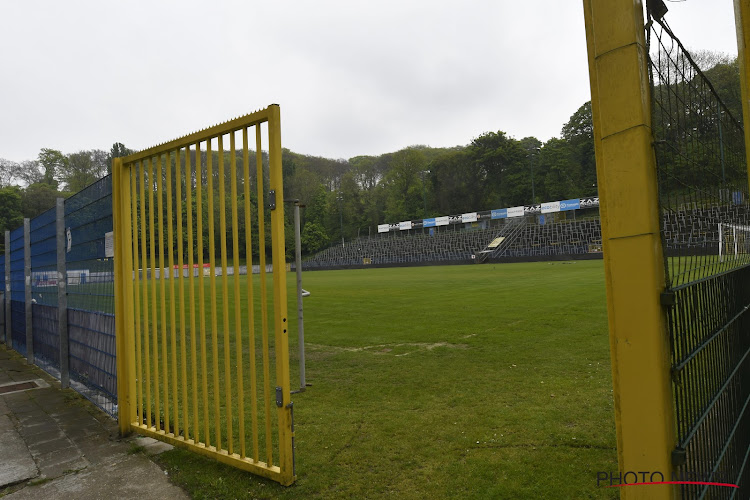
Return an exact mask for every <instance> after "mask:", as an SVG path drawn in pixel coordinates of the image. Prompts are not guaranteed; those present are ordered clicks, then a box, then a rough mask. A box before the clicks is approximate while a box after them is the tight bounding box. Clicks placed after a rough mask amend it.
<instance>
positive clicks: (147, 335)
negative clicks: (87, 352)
mask: <svg viewBox="0 0 750 500" xmlns="http://www.w3.org/2000/svg"><path fill="white" fill-rule="evenodd" d="M150 161H151V160H150V159H147V160H145V161H140V162H138V163H139V164H140V167H141V168H140V171H141V176H140V188H141V255H142V256H143V258H142V260H143V281H141V286H142V288H141V290H142V292H143V293H142V296H143V317H142V319H141V321H143V352H142V353H141V352H139V353H138V355H139V356H140V355H141V354H142V355H143V358H144V363H143V364H144V365H145V366H144V370H143V371H144V378H145V383H146V394H145V398H146V425H148V426H150V425H151V356H150V354H151V340H150V339H151V328H150V326H149V322H148V284H149V281H150V280H149V278H148V276H149V275H148V257H147V256H148V254H147V253H146V226H147V224H146V220H147V219H146V188H145V183H146V165H145V163H147V162H150ZM113 191H117V189H113ZM149 191H152V190H151V189H149Z"/></svg>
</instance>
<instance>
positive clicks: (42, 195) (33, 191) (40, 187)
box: [21, 182, 64, 219]
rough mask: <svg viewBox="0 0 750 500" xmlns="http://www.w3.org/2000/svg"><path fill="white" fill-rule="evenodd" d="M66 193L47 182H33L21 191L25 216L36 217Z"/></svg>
mask: <svg viewBox="0 0 750 500" xmlns="http://www.w3.org/2000/svg"><path fill="white" fill-rule="evenodd" d="M63 196H64V194H63V193H61V192H59V191H58V190H57V189H55V188H54V187H53V186H52V185H50V184H48V183H46V182H37V183H36V184H32V185H31V186H29V187H27V188H26V189H24V190H23V191H22V192H21V209H22V211H23V216H24V217H28V218H30V219H31V218H34V217H36V216H37V215H40V214H42V213H44V212H46V211H47V210H49V209H51V208H52V207H54V206H55V201H56V200H57V198H61V197H63Z"/></svg>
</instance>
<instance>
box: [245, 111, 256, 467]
mask: <svg viewBox="0 0 750 500" xmlns="http://www.w3.org/2000/svg"><path fill="white" fill-rule="evenodd" d="M259 126H260V125H256V127H259ZM242 168H243V181H244V190H245V193H244V194H245V199H244V202H245V260H246V262H247V275H246V278H247V329H248V336H249V344H250V393H251V395H252V398H251V399H250V411H251V412H252V417H251V418H252V432H253V460H254V461H256V462H257V461H258V382H257V374H256V370H257V368H256V366H255V302H254V300H253V233H252V218H251V214H250V158H249V154H248V137H247V127H245V128H243V129H242Z"/></svg>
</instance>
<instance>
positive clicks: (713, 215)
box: [648, 19, 750, 499]
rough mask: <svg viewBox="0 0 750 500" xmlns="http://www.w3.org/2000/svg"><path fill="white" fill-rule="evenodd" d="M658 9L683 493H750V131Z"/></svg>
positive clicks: (660, 143)
mask: <svg viewBox="0 0 750 500" xmlns="http://www.w3.org/2000/svg"><path fill="white" fill-rule="evenodd" d="M652 21H653V22H652V23H651V25H650V28H649V30H648V38H649V53H650V76H651V87H652V88H651V91H652V109H653V131H654V139H655V141H654V144H655V147H654V149H655V151H656V160H657V172H658V174H657V175H658V182H659V202H660V208H661V210H662V212H663V213H664V214H665V215H666V216H665V217H663V218H662V237H663V243H664V253H665V255H664V266H665V270H666V277H667V278H666V292H665V294H664V296H663V303H664V305H665V306H666V307H667V311H668V312H667V315H668V328H669V332H670V339H671V354H672V359H671V361H672V365H671V370H672V380H673V383H672V393H673V398H674V410H675V417H676V422H675V426H676V434H677V436H676V437H677V446H676V448H675V450H674V452H673V454H672V462H673V465H674V466H675V468H676V471H677V474H678V476H679V477H680V479H682V480H692V481H694V482H697V483H703V484H683V485H682V486H681V494H682V498H686V499H693V498H696V499H697V498H727V499H730V498H749V497H750V466H749V465H748V456H749V454H750V410H749V409H748V406H750V383H749V382H748V376H750V359H749V358H750V335H749V334H748V332H749V331H750V313H749V312H748V311H750V220H749V219H750V217H749V215H750V209H749V207H748V174H747V165H746V160H745V158H746V157H745V144H744V131H743V129H742V125H741V124H740V122H739V121H738V120H737V119H736V118H735V117H734V116H732V113H731V112H730V110H729V109H728V108H727V107H726V106H725V105H724V103H723V102H722V100H721V99H720V97H719V95H718V93H717V92H716V91H715V89H714V87H713V86H712V84H711V82H710V81H709V80H708V78H706V76H705V75H704V74H703V73H702V72H701V70H700V69H699V67H698V66H697V65H696V64H695V62H694V61H693V59H692V58H691V56H690V54H689V53H688V52H687V51H686V50H685V48H684V47H683V46H682V44H681V43H680V41H679V40H678V39H677V38H676V37H675V35H674V34H673V33H672V32H671V30H670V29H669V26H668V25H667V24H666V23H665V22H664V21H663V20H657V19H653V20H652ZM686 217H689V218H691V219H692V220H693V221H696V223H695V224H693V225H689V226H688V225H683V226H680V225H679V224H675V225H674V226H670V227H668V224H667V222H668V221H670V220H672V221H677V220H680V219H684V218H686ZM680 227H682V228H684V229H685V230H687V229H690V228H698V231H699V232H701V233H702V234H698V235H695V236H697V238H694V237H693V235H689V236H690V237H689V238H688V237H686V236H687V235H684V234H679V233H680ZM707 235H713V236H711V237H707ZM695 241H698V242H699V244H695V243H694V242H695ZM691 242H692V243H691ZM707 483H725V484H733V485H737V486H739V487H738V488H728V487H718V486H712V485H710V484H707Z"/></svg>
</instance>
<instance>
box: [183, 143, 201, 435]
mask: <svg viewBox="0 0 750 500" xmlns="http://www.w3.org/2000/svg"><path fill="white" fill-rule="evenodd" d="M195 164H196V171H195V177H196V180H197V182H200V181H201V179H200V158H199V157H198V156H197V155H196V160H195ZM192 175H193V168H192V165H191V161H190V146H188V147H186V148H185V201H186V204H187V209H186V211H187V249H188V272H189V273H190V274H188V289H189V294H188V304H189V305H190V358H191V362H190V366H191V367H192V369H193V370H192V379H193V380H192V382H193V383H192V388H193V393H192V395H193V440H194V441H195V443H196V444H197V443H198V441H200V439H199V437H200V434H199V426H198V392H199V391H198V350H197V349H196V345H195V343H196V335H195V331H196V326H195V278H194V277H193V274H195V260H194V255H193V181H192V178H193V177H192ZM198 239H200V235H199V236H198ZM200 272H201V273H203V269H201V270H200ZM201 276H202V274H201ZM186 427H187V424H186Z"/></svg>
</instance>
